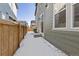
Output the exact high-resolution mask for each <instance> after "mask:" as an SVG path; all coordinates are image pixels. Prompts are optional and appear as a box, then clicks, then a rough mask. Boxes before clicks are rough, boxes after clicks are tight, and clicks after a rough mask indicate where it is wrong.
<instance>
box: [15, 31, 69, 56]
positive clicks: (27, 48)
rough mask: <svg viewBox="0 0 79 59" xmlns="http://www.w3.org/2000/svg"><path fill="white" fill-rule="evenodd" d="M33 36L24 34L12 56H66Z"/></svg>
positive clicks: (32, 34)
mask: <svg viewBox="0 0 79 59" xmlns="http://www.w3.org/2000/svg"><path fill="white" fill-rule="evenodd" d="M34 34H35V33H33V32H28V33H27V34H26V36H25V37H24V39H23V40H22V42H21V44H20V48H19V49H18V50H17V51H16V53H15V54H14V56H67V55H66V54H65V53H63V52H62V51H61V50H59V49H57V48H56V47H55V46H53V45H51V44H50V43H49V42H48V41H46V40H45V39H44V38H42V37H38V38H34V37H33V36H34Z"/></svg>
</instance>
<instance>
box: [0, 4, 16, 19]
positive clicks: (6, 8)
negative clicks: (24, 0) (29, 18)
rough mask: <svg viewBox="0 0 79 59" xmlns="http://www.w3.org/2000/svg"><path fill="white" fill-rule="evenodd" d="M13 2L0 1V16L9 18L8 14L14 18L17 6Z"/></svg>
mask: <svg viewBox="0 0 79 59" xmlns="http://www.w3.org/2000/svg"><path fill="white" fill-rule="evenodd" d="M11 4H13V6H12V5H11ZM14 4H15V3H0V18H1V19H9V16H10V17H12V18H13V19H15V20H16V17H17V8H16V6H15V5H14Z"/></svg>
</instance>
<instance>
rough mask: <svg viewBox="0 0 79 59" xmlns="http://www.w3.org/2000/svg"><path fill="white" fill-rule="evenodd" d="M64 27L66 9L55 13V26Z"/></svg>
mask: <svg viewBox="0 0 79 59" xmlns="http://www.w3.org/2000/svg"><path fill="white" fill-rule="evenodd" d="M62 27H66V9H64V10H62V11H60V12H59V13H57V14H56V15H55V28H62Z"/></svg>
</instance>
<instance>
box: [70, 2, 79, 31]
mask: <svg viewBox="0 0 79 59" xmlns="http://www.w3.org/2000/svg"><path fill="white" fill-rule="evenodd" d="M74 4H76V3H74ZM74 4H72V21H71V23H72V24H71V29H73V30H79V27H74V24H73V23H74V6H73V5H74Z"/></svg>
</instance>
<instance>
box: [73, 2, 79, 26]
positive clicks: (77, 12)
mask: <svg viewBox="0 0 79 59" xmlns="http://www.w3.org/2000/svg"><path fill="white" fill-rule="evenodd" d="M73 23H74V27H79V3H77V4H74V21H73Z"/></svg>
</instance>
